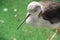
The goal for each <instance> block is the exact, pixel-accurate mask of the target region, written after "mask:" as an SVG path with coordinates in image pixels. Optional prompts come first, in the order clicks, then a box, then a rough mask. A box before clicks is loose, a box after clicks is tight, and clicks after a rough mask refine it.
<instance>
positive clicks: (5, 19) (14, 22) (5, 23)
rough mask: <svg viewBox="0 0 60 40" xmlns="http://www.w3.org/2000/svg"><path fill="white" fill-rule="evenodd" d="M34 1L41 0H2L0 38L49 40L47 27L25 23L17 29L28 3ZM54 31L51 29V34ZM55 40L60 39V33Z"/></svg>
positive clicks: (0, 39)
mask: <svg viewBox="0 0 60 40" xmlns="http://www.w3.org/2000/svg"><path fill="white" fill-rule="evenodd" d="M32 1H39V0H0V40H47V34H48V33H47V31H46V29H45V28H34V27H32V26H30V25H28V24H26V23H24V24H23V25H22V26H21V27H20V29H18V30H17V31H16V28H17V27H18V24H20V23H21V21H22V20H23V19H24V17H25V16H26V13H27V5H28V3H30V2H32ZM58 1H59V0H58ZM54 32H55V30H51V32H50V34H51V36H52V34H53V33H54ZM54 40H60V34H59V33H58V35H57V36H56V37H55V39H54Z"/></svg>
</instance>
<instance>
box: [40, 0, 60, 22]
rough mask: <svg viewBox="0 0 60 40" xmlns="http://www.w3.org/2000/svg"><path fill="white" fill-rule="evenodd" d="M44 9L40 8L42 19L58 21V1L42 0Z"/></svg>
mask: <svg viewBox="0 0 60 40" xmlns="http://www.w3.org/2000/svg"><path fill="white" fill-rule="evenodd" d="M40 4H41V5H43V7H44V10H42V12H43V13H42V14H43V19H45V20H48V21H50V23H58V22H60V3H57V2H53V1H42V2H40Z"/></svg>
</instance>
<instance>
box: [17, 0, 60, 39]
mask: <svg viewBox="0 0 60 40" xmlns="http://www.w3.org/2000/svg"><path fill="white" fill-rule="evenodd" d="M24 22H26V23H27V24H30V25H32V26H36V27H37V26H39V27H41V26H42V25H44V26H46V27H47V28H48V29H49V28H52V29H56V32H55V33H54V34H53V35H52V37H50V34H48V40H53V39H54V37H55V36H56V35H57V33H58V32H59V31H60V28H59V26H60V3H59V2H54V1H49V0H48V1H47V0H45V1H39V2H37V1H33V2H30V3H29V4H28V6H27V15H26V17H25V19H24V20H23V21H22V23H21V24H19V26H18V28H17V30H18V29H19V27H21V25H22V24H23V23H24Z"/></svg>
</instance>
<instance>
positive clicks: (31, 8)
mask: <svg viewBox="0 0 60 40" xmlns="http://www.w3.org/2000/svg"><path fill="white" fill-rule="evenodd" d="M27 11H28V12H27V14H30V15H34V14H39V13H40V12H41V5H40V3H39V2H35V1H34V2H31V3H29V5H28V6H27Z"/></svg>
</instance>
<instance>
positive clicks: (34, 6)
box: [17, 1, 41, 29]
mask: <svg viewBox="0 0 60 40" xmlns="http://www.w3.org/2000/svg"><path fill="white" fill-rule="evenodd" d="M40 12H41V5H40V3H39V2H35V1H34V2H31V3H29V4H28V6H27V16H26V18H25V19H24V20H23V21H22V23H21V24H19V25H18V28H17V29H19V27H21V25H22V24H23V23H24V22H25V21H26V20H27V19H28V17H30V16H31V15H33V16H35V15H39V13H40Z"/></svg>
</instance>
